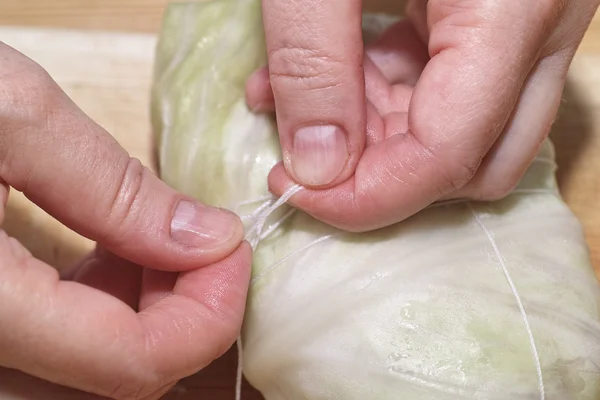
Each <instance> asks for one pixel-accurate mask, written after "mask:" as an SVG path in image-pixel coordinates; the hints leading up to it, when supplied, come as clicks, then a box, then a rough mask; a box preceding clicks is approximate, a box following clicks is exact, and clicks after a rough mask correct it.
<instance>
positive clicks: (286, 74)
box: [269, 46, 346, 90]
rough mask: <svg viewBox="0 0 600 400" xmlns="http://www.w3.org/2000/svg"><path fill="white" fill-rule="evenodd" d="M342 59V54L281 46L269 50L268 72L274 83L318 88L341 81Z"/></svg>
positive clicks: (344, 68) (327, 86) (331, 85)
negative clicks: (336, 54) (335, 54)
mask: <svg viewBox="0 0 600 400" xmlns="http://www.w3.org/2000/svg"><path fill="white" fill-rule="evenodd" d="M345 65H346V63H345V62H344V60H343V58H342V57H337V56H332V55H331V54H328V53H327V52H325V51H322V50H316V49H310V48H308V47H301V46H300V47H298V46H283V47H279V48H277V49H275V50H273V51H271V52H269V73H270V77H271V82H272V85H273V87H274V89H275V90H277V88H278V87H281V86H285V87H289V86H292V87H293V88H301V89H310V90H319V89H328V88H331V87H336V86H339V85H341V84H343V83H344V82H345V71H346V66H345Z"/></svg>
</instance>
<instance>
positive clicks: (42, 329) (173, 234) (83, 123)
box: [0, 44, 251, 399]
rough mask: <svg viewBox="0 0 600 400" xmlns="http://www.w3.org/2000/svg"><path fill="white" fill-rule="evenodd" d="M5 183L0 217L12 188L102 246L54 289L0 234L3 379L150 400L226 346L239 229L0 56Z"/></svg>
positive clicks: (20, 64) (240, 308)
mask: <svg viewBox="0 0 600 400" xmlns="http://www.w3.org/2000/svg"><path fill="white" fill-rule="evenodd" d="M0 177H1V180H0V183H1V184H0V219H2V217H3V216H4V206H5V204H6V200H7V197H8V193H9V188H12V189H13V190H18V191H22V192H23V193H24V194H25V195H26V196H27V197H28V198H29V199H31V200H32V201H33V202H35V203H36V204H37V205H38V206H40V207H41V208H43V209H44V210H46V211H47V212H49V213H50V214H51V215H53V216H54V217H56V218H57V219H58V220H60V221H61V222H63V223H64V224H66V225H67V226H68V227H70V228H72V229H74V230H75V231H77V232H79V233H80V234H82V235H84V236H87V237H88V238H90V239H93V240H95V241H96V242H97V243H98V247H97V249H96V250H95V251H94V252H93V253H92V254H90V255H89V256H88V257H86V258H85V259H84V260H82V261H81V263H80V264H79V265H77V266H74V268H73V269H72V270H71V271H70V273H69V274H68V276H64V277H62V278H63V279H60V278H61V277H59V275H58V272H57V271H56V270H55V269H54V268H52V267H51V266H49V265H46V264H45V263H43V262H41V261H40V260H37V259H35V258H34V257H32V255H31V254H30V253H29V252H28V251H27V250H26V249H25V248H24V247H23V246H22V245H21V244H20V243H18V242H17V241H16V240H14V239H13V238H10V237H8V235H7V234H6V233H5V232H4V231H0V254H1V255H2V257H1V259H0V367H4V368H8V369H12V370H17V371H21V372H24V373H26V374H29V375H31V376H35V377H38V378H42V379H44V380H46V381H49V382H53V383H57V384H60V385H64V386H69V387H72V388H76V389H80V390H83V391H86V392H89V393H93V394H97V395H100V396H105V397H109V398H115V399H157V398H160V396H161V395H162V394H164V393H165V392H166V391H168V390H169V389H170V388H171V387H172V386H173V385H175V384H176V383H177V381H178V380H180V379H182V378H184V377H187V376H189V375H192V374H194V373H195V372H197V371H199V370H200V369H202V368H204V367H205V366H207V365H208V364H210V363H211V362H212V361H213V360H214V359H216V358H218V357H219V356H220V355H221V354H223V353H224V352H225V351H226V350H227V349H228V348H229V347H230V346H231V345H232V344H233V343H234V341H235V339H236V337H237V336H238V334H239V329H240V326H241V323H242V318H243V313H244V306H245V298H246V294H247V287H248V282H249V274H250V263H251V249H250V248H249V246H248V245H247V244H246V243H245V242H243V226H242V223H241V221H240V220H239V218H238V217H237V216H236V215H234V214H232V213H230V212H229V211H226V210H219V209H214V208H211V207H208V206H205V205H202V204H200V203H198V202H196V201H194V200H193V199H190V198H188V197H186V196H184V195H183V194H181V193H178V192H177V191H175V190H174V189H172V188H170V187H169V186H167V185H166V184H165V183H163V182H162V181H161V180H160V179H159V178H158V177H157V176H155V175H154V174H153V173H152V172H150V170H148V169H147V168H145V167H144V166H143V165H142V164H141V163H140V162H139V161H138V160H135V159H133V158H131V157H130V156H129V154H127V152H126V151H125V150H124V149H123V148H122V147H121V146H120V145H119V144H118V143H117V141H116V140H115V139H114V138H113V137H112V136H111V135H110V134H108V133H107V132H106V131H104V129H102V128H101V127H100V126H98V125H97V124H95V123H94V122H93V121H92V120H90V119H89V118H88V117H87V116H86V115H85V114H84V113H83V112H82V111H81V110H80V109H78V108H77V107H76V106H75V104H73V102H72V101H71V100H70V99H69V98H68V97H67V95H66V94H65V93H64V92H63V91H62V90H61V89H60V88H59V87H58V85H57V84H56V83H55V82H54V81H53V80H52V79H51V78H50V76H48V74H47V73H46V72H45V71H44V70H43V69H42V68H41V67H40V66H39V65H37V64H36V63H34V62H33V61H32V60H29V59H28V58H26V57H25V56H23V55H22V54H20V53H19V52H17V51H16V50H14V49H12V48H10V47H8V46H6V45H3V44H0Z"/></svg>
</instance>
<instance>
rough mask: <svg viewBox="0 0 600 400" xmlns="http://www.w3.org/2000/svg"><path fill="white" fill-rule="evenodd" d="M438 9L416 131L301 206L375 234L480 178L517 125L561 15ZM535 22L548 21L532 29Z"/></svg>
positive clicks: (279, 183) (415, 109)
mask: <svg viewBox="0 0 600 400" xmlns="http://www.w3.org/2000/svg"><path fill="white" fill-rule="evenodd" d="M430 4H432V5H431V7H430V12H432V10H434V11H435V12H433V15H432V16H430V18H431V20H432V24H431V25H432V30H431V37H430V45H429V50H430V53H431V55H432V59H431V61H430V62H429V63H428V65H427V67H426V68H425V70H424V71H423V74H422V76H421V78H420V80H419V82H418V84H417V85H416V87H415V90H414V92H413V95H412V99H411V103H410V109H409V118H408V124H409V131H408V132H407V133H406V134H404V135H395V136H392V137H390V138H388V139H387V140H385V141H383V142H381V143H378V144H376V145H375V146H371V147H368V148H367V149H366V150H365V152H364V153H363V155H362V158H361V160H360V163H359V165H358V167H357V169H356V173H355V176H354V179H353V180H351V181H349V182H345V183H344V184H343V185H339V186H338V187H336V188H334V189H333V190H330V191H322V192H318V191H308V192H305V193H299V194H298V195H296V196H294V198H292V199H291V201H290V202H291V203H292V204H293V205H295V206H297V207H299V208H301V209H304V210H305V211H307V212H308V213H310V214H311V215H313V216H315V217H316V218H318V219H321V220H323V221H326V222H328V223H330V224H333V225H335V226H338V227H340V228H343V229H347V230H359V231H362V230H371V229H376V228H379V227H382V226H386V225H389V224H392V223H394V222H398V221H400V220H403V219H405V218H407V217H408V216H410V215H412V214H414V213H416V212H418V211H420V210H421V209H423V208H425V207H426V206H427V205H429V204H431V203H433V202H434V201H436V200H438V199H440V198H442V197H443V196H445V195H447V194H449V193H451V192H454V191H455V190H457V189H459V188H461V187H462V186H464V185H465V184H466V183H467V182H468V181H469V180H470V179H471V178H472V177H473V175H474V173H475V171H476V170H477V168H478V167H479V165H480V163H481V160H482V159H483V157H484V155H485V154H486V153H487V152H488V150H489V149H490V148H491V146H492V145H493V143H494V142H495V141H496V139H497V138H498V136H499V134H500V132H501V131H502V130H503V128H504V126H505V124H506V122H507V121H508V120H509V118H510V115H511V113H512V110H513V109H514V106H515V105H516V103H517V99H518V97H519V95H520V92H521V89H522V86H523V83H524V81H525V79H526V77H527V76H528V74H529V72H530V71H531V69H532V67H533V65H534V64H535V61H536V59H537V57H538V54H539V49H541V48H542V45H543V43H544V40H545V39H546V37H547V32H548V31H549V30H550V29H551V27H552V25H553V24H556V18H557V17H556V10H555V9H549V8H548V4H546V3H544V5H541V3H530V2H526V3H520V6H519V7H513V5H507V4H506V3H502V2H499V3H497V2H491V3H490V2H481V3H480V2H475V3H473V6H469V7H463V8H451V7H444V8H441V7H440V9H437V10H435V8H434V7H433V2H431V3H430ZM461 4H462V3H461ZM475 5H478V7H475ZM517 16H519V18H517ZM524 16H527V18H525V17H524ZM533 17H535V20H537V21H542V23H537V24H531V23H530V22H529V21H530V20H531V18H533ZM506 24H512V25H511V26H510V29H507V28H506ZM498 31H501V32H502V35H499V33H498ZM523 38H527V40H523ZM386 129H387V128H386ZM270 185H271V187H272V190H273V191H274V192H275V193H278V194H279V193H280V191H281V190H282V189H285V188H286V187H287V185H289V182H288V181H286V180H285V178H284V177H283V176H282V174H281V173H280V171H273V174H271V177H270Z"/></svg>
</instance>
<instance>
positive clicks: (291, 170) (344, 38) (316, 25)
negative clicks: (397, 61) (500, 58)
mask: <svg viewBox="0 0 600 400" xmlns="http://www.w3.org/2000/svg"><path fill="white" fill-rule="evenodd" d="M263 16H264V25H265V33H266V39H267V48H268V52H269V75H270V81H271V86H272V89H273V95H274V99H275V106H276V110H277V122H278V127H279V132H280V142H281V146H282V150H283V159H284V165H285V168H286V171H287V173H288V174H289V175H290V177H291V178H293V179H294V180H296V181H297V182H299V183H301V184H303V185H305V186H312V187H322V186H332V185H335V184H337V183H339V182H341V181H344V180H346V179H348V178H349V177H350V176H351V175H352V173H353V172H354V168H355V167H356V164H357V162H358V159H359V158H360V154H361V152H362V149H363V147H364V142H365V133H364V132H365V129H366V116H365V114H366V104H365V85H364V74H363V70H362V59H363V56H362V52H363V45H362V28H361V27H362V25H361V21H362V20H361V1H360V0H330V1H324V2H314V1H297V0H263ZM333 22H335V23H333ZM263 72H264V71H259V72H258V73H257V75H255V77H254V78H253V79H261V76H262V77H263V78H262V79H264V78H266V77H265V74H264V73H263Z"/></svg>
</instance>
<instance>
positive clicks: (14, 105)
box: [0, 56, 59, 124]
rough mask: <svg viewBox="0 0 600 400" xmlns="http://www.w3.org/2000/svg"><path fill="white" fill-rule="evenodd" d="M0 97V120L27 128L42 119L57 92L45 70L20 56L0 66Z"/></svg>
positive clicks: (54, 84)
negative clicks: (0, 118)
mask: <svg viewBox="0 0 600 400" xmlns="http://www.w3.org/2000/svg"><path fill="white" fill-rule="evenodd" d="M23 59H24V60H23ZM0 93H2V96H0V113H1V114H0V115H1V116H2V117H3V120H8V121H10V122H13V123H14V122H21V123H23V122H25V123H28V124H31V123H32V122H33V121H35V120H37V119H39V118H40V117H43V118H45V116H46V115H47V114H48V113H47V111H48V107H50V106H51V105H52V104H53V101H52V100H53V99H55V98H56V96H57V95H58V93H59V90H58V86H57V84H56V83H55V82H54V80H53V79H52V77H51V76H50V75H49V74H48V72H47V71H46V70H45V69H43V68H42V67H41V66H39V65H38V64H36V63H34V62H33V61H30V60H28V59H26V58H25V57H24V56H21V57H9V59H8V62H5V63H3V64H2V65H1V66H0Z"/></svg>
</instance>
